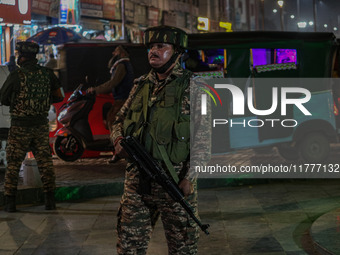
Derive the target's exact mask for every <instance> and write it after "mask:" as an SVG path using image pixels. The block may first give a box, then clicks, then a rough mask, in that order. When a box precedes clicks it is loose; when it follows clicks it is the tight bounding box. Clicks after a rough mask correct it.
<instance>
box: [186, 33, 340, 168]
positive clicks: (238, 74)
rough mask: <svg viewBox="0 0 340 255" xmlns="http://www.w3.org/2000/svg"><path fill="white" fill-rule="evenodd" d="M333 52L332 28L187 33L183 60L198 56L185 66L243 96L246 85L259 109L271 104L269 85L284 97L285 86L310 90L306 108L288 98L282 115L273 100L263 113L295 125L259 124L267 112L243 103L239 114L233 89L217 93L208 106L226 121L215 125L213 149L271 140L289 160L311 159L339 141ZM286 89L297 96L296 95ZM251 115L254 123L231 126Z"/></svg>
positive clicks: (220, 150) (216, 151)
mask: <svg viewBox="0 0 340 255" xmlns="http://www.w3.org/2000/svg"><path fill="white" fill-rule="evenodd" d="M192 52H194V54H192ZM336 52H337V42H336V38H335V36H334V34H333V33H307V32H303V33H302V32H267V31H257V32H232V33H202V34H191V35H189V59H190V56H191V57H192V56H194V57H195V58H196V59H195V61H191V62H190V61H189V62H188V63H189V64H188V65H187V68H188V69H190V70H192V71H194V72H196V73H197V74H198V75H201V76H202V77H207V78H213V77H216V78H225V79H223V82H222V83H226V82H225V81H228V83H229V84H233V85H234V86H235V87H237V89H238V90H239V91H241V92H242V93H243V94H244V95H245V97H246V95H247V93H248V92H249V91H250V92H252V98H251V102H248V104H249V103H250V104H252V105H253V108H256V109H262V110H264V109H268V108H269V107H270V106H271V105H273V95H274V94H273V90H275V88H276V89H277V90H278V96H280V95H281V96H282V93H283V92H282V89H283V88H286V87H288V88H292V87H299V88H301V89H305V90H304V91H307V90H308V91H307V92H308V94H309V93H310V99H309V100H308V102H306V103H305V104H304V105H303V106H304V107H305V108H306V109H308V110H309V112H310V113H311V115H309V116H306V115H305V114H301V111H300V109H298V107H296V105H289V106H287V109H286V111H287V112H286V114H285V116H283V115H282V114H281V112H280V111H279V108H280V107H278V109H277V110H275V111H273V112H272V113H271V114H270V115H268V116H265V117H266V118H267V119H275V120H277V121H278V122H281V123H282V121H284V119H289V120H294V121H295V122H296V123H295V124H296V125H290V126H288V125H286V126H282V125H278V126H275V127H274V126H273V122H272V123H271V124H269V125H268V124H267V125H262V123H264V121H265V117H264V116H259V115H256V114H254V113H253V112H254V111H253V112H252V111H251V110H249V109H246V110H245V113H244V115H243V116H241V117H242V118H241V117H240V116H238V115H235V114H234V108H235V106H236V105H237V104H236V102H233V98H234V97H233V93H230V91H229V93H219V95H220V97H221V100H220V101H221V105H222V102H223V103H224V104H223V105H224V106H223V107H221V106H220V107H219V108H218V107H215V108H214V106H212V108H213V111H212V119H213V120H216V119H222V118H223V121H224V123H228V125H217V126H216V127H213V131H212V152H213V153H214V154H219V153H228V152H232V151H237V150H239V149H244V148H253V149H255V150H256V149H262V148H272V147H277V148H278V151H279V153H280V155H281V156H282V157H283V158H285V159H287V160H290V161H296V160H299V159H300V158H302V159H303V160H304V161H306V162H309V163H320V162H322V161H324V160H325V159H326V158H327V157H328V155H329V152H330V143H336V142H338V128H339V126H338V125H339V123H337V119H338V118H339V116H338V115H339V112H338V105H337V102H338V97H339V92H338V91H339V89H340V84H339V82H338V80H337V79H334V78H332V74H333V71H334V67H335V63H336V60H335V58H336V55H337V54H336ZM193 62H194V63H195V64H192V63H193ZM207 83H208V84H210V87H213V86H214V85H215V84H219V83H221V82H220V81H219V79H207ZM215 88H216V87H215ZM249 88H250V89H251V90H249ZM235 89H236V88H235ZM280 93H281V94H280ZM212 94H213V93H212ZM291 96H292V97H293V98H294V99H296V100H299V98H301V96H302V95H301V93H291ZM245 103H247V101H246V100H245ZM281 103H282V102H281ZM281 106H282V105H281ZM248 107H249V106H248ZM221 116H223V117H222V118H221ZM249 121H250V122H251V123H252V125H234V126H231V125H229V124H230V123H232V122H234V123H243V122H244V123H249ZM254 123H256V124H254ZM215 124H216V123H215Z"/></svg>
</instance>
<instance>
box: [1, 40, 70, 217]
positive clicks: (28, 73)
mask: <svg viewBox="0 0 340 255" xmlns="http://www.w3.org/2000/svg"><path fill="white" fill-rule="evenodd" d="M16 50H17V51H18V54H19V56H18V60H17V61H18V65H19V66H20V68H19V69H18V70H16V71H14V72H12V73H10V75H9V76H8V77H7V79H6V81H5V83H4V85H3V87H2V88H1V90H0V102H1V103H2V104H3V105H7V106H10V116H11V127H10V130H9V134H8V144H7V147H6V157H7V162H8V165H7V170H6V174H5V185H4V188H5V192H4V193H5V211H7V212H15V211H16V204H15V197H16V193H17V186H18V177H19V170H20V166H21V163H22V161H23V160H24V159H25V155H26V153H27V152H29V151H32V152H33V155H34V157H35V159H36V161H37V165H38V169H39V172H40V175H41V180H42V183H43V191H44V194H45V209H46V210H54V209H56V205H55V199H54V189H55V174H54V170H53V163H52V154H51V150H50V145H49V126H48V119H47V116H48V111H49V109H50V106H51V104H52V103H55V102H61V101H62V100H63V98H64V96H63V93H62V90H61V89H60V82H59V80H58V78H57V77H56V76H55V75H54V74H53V71H52V70H50V69H48V68H45V67H42V66H40V65H38V64H37V62H38V60H37V59H36V54H37V53H38V51H39V45H38V44H36V43H33V42H19V43H17V44H16Z"/></svg>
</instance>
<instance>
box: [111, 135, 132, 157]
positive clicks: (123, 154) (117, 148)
mask: <svg viewBox="0 0 340 255" xmlns="http://www.w3.org/2000/svg"><path fill="white" fill-rule="evenodd" d="M122 139H123V137H118V138H117V139H116V140H115V142H114V144H113V145H114V147H115V155H117V156H118V157H120V158H128V157H129V154H128V153H127V152H126V151H125V150H124V148H123V147H122V146H121V145H120V141H121V140H122Z"/></svg>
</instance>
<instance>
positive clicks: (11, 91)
mask: <svg viewBox="0 0 340 255" xmlns="http://www.w3.org/2000/svg"><path fill="white" fill-rule="evenodd" d="M59 88H60V82H59V80H58V78H57V77H56V76H55V75H54V73H53V71H52V70H50V69H48V68H45V67H42V66H40V65H38V64H37V60H36V59H35V60H31V61H27V62H25V63H24V64H23V65H22V67H21V68H19V69H18V70H16V71H14V72H13V73H11V74H10V75H9V76H8V78H7V79H6V81H5V83H4V85H3V87H2V88H1V90H0V101H1V103H2V104H4V105H8V106H10V114H11V119H12V124H13V122H15V123H16V125H23V126H32V125H37V124H44V123H46V122H47V121H46V120H47V116H48V111H49V109H50V105H51V103H52V102H51V97H52V95H51V94H52V91H55V90H57V89H59Z"/></svg>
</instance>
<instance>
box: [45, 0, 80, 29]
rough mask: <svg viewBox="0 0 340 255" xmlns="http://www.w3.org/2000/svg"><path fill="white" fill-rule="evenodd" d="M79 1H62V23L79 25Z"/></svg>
mask: <svg viewBox="0 0 340 255" xmlns="http://www.w3.org/2000/svg"><path fill="white" fill-rule="evenodd" d="M39 1H41V0H39ZM78 3H79V2H78V0H61V1H60V23H61V24H70V25H75V24H78V23H79V5H78Z"/></svg>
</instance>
